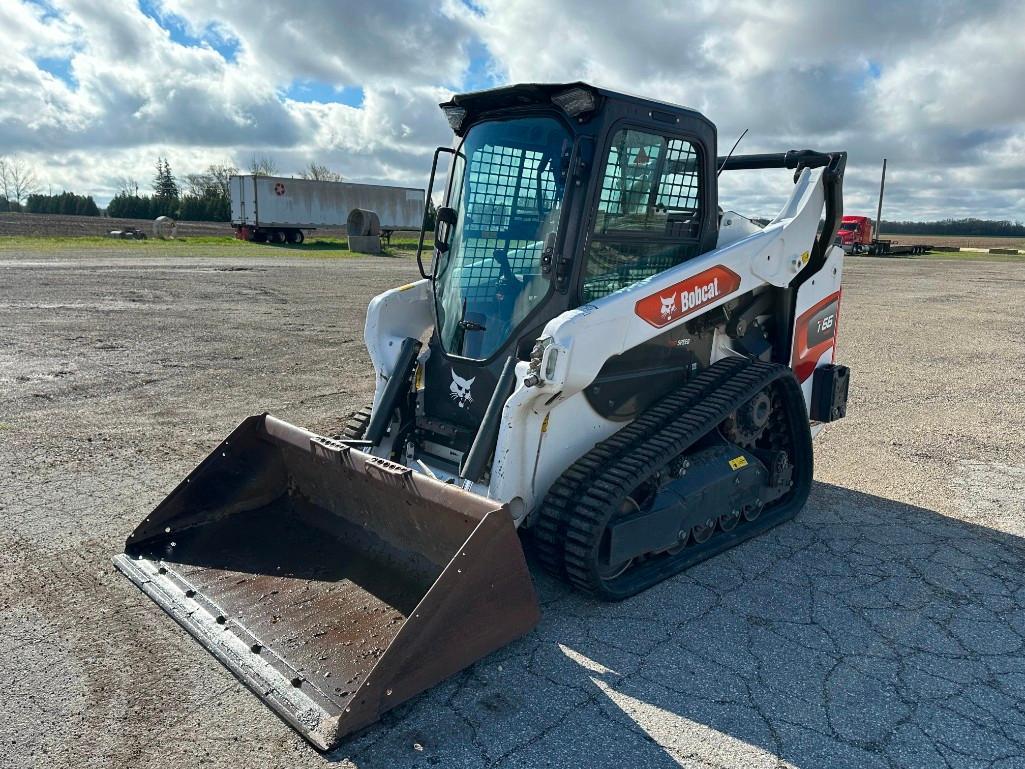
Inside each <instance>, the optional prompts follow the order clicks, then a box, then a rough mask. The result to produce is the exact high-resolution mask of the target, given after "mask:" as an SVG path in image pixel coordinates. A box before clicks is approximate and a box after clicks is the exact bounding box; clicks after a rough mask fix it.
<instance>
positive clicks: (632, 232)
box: [581, 129, 701, 302]
mask: <svg viewBox="0 0 1025 769" xmlns="http://www.w3.org/2000/svg"><path fill="white" fill-rule="evenodd" d="M700 160H701V159H700V156H699V154H698V151H697V148H696V147H695V146H694V145H693V144H691V143H690V142H688V141H686V140H685V139H680V138H675V137H669V136H661V135H659V134H653V133H648V132H646V131H638V130H635V129H622V130H620V131H618V132H617V133H616V134H615V136H614V137H613V139H612V143H611V145H610V146H609V151H608V155H607V158H606V161H605V167H604V171H603V176H602V182H601V188H600V190H599V195H598V206H597V211H596V214H595V217H594V227H593V230H592V232H591V236H590V238H589V241H588V247H587V254H586V263H585V272H584V280H583V289H582V297H581V298H582V300H583V301H585V302H587V301H592V300H594V299H597V298H599V297H602V296H605V295H607V294H610V293H612V292H613V291H618V290H619V289H621V288H623V287H625V286H628V285H630V284H632V283H636V282H637V281H639V280H644V279H645V278H648V277H651V276H652V275H655V274H657V273H660V272H662V271H663V270H666V269H668V268H670V267H672V266H674V265H676V264H679V263H680V262H682V261H684V260H686V259H689V258H691V257H692V256H695V255H696V254H697V250H698V236H699V235H700V230H701V205H700V200H701V195H700V190H701V162H700Z"/></svg>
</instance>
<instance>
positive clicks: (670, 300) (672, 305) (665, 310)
mask: <svg viewBox="0 0 1025 769" xmlns="http://www.w3.org/2000/svg"><path fill="white" fill-rule="evenodd" d="M659 299H661V300H662V317H663V319H665V320H669V319H670V318H671V317H673V315H675V314H676V294H670V295H669V296H660V297H659Z"/></svg>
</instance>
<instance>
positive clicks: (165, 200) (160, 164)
mask: <svg viewBox="0 0 1025 769" xmlns="http://www.w3.org/2000/svg"><path fill="white" fill-rule="evenodd" d="M153 193H154V197H155V198H159V199H160V207H161V208H167V210H169V211H170V210H173V208H174V207H175V205H174V202H176V201H177V200H178V198H179V196H180V195H181V190H180V189H179V188H178V182H176V181H175V179H174V174H172V173H171V163H170V162H169V161H168V160H167V158H159V157H158V158H157V175H156V176H155V177H153Z"/></svg>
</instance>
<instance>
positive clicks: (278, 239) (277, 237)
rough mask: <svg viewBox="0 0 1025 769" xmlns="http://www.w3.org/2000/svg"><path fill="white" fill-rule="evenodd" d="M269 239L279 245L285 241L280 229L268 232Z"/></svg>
mask: <svg viewBox="0 0 1025 769" xmlns="http://www.w3.org/2000/svg"><path fill="white" fill-rule="evenodd" d="M269 240H270V242H271V243H274V244H275V245H281V244H282V243H284V242H285V233H284V232H282V231H281V230H273V231H272V232H271V234H270V238H269Z"/></svg>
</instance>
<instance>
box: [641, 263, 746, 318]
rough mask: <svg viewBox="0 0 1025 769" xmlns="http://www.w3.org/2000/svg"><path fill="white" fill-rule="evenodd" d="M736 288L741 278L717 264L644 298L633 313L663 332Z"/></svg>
mask: <svg viewBox="0 0 1025 769" xmlns="http://www.w3.org/2000/svg"><path fill="white" fill-rule="evenodd" d="M738 288H740V276H739V275H737V273H735V272H733V270H729V269H727V268H726V267H723V266H722V265H721V264H720V265H716V266H715V267H710V268H709V269H707V270H705V271H704V272H699V273H698V274H697V275H694V276H693V277H690V278H687V279H686V280H681V281H680V282H679V283H676V284H674V285H672V286H669V287H668V288H665V289H662V290H661V291H658V292H656V293H654V294H651V295H650V296H646V297H644V298H643V299H641V300H640V301H638V302H637V306H636V307H635V309H634V311H635V312H636V313H637V315H638V316H639V317H641V318H643V319H644V320H645V321H647V322H648V323H650V324H651V325H652V326H654V327H655V328H662V326H667V325H669V324H670V323H672V322H673V321H676V320H679V319H680V318H682V317H683V316H685V315H690V314H691V313H692V312H694V311H695V310H699V309H701V308H702V307H704V306H705V305H707V304H711V303H712V302H714V301H717V300H718V299H722V298H723V297H724V296H727V295H729V294H732V293H733V292H734V291H736V290H737V289H738Z"/></svg>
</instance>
